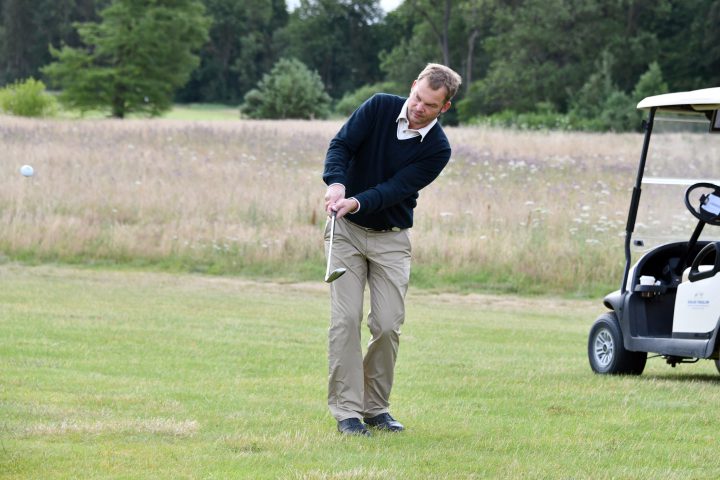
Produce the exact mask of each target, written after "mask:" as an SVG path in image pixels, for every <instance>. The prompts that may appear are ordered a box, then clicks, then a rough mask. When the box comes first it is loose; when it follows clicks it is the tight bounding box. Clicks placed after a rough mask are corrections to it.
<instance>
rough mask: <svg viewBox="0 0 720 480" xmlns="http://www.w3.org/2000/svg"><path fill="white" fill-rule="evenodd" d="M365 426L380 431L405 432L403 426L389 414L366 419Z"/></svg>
mask: <svg viewBox="0 0 720 480" xmlns="http://www.w3.org/2000/svg"><path fill="white" fill-rule="evenodd" d="M364 420H365V425H367V426H368V427H372V428H377V429H378V430H387V431H388V432H402V431H403V430H405V427H403V424H402V423H400V422H398V421H397V420H395V419H394V418H393V417H392V416H390V414H389V413H381V414H380V415H376V416H374V417H371V418H366V419H364Z"/></svg>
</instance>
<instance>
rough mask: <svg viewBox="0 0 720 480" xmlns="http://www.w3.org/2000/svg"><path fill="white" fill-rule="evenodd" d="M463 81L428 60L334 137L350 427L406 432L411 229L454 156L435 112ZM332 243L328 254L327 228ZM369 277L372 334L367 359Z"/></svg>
mask: <svg viewBox="0 0 720 480" xmlns="http://www.w3.org/2000/svg"><path fill="white" fill-rule="evenodd" d="M460 83H461V79H460V76H459V75H458V74H457V73H455V72H454V71H452V70H451V69H450V68H448V67H445V66H443V65H438V64H429V65H428V66H427V67H426V68H425V69H424V70H423V71H422V72H421V73H420V75H419V76H418V78H417V79H416V80H415V81H414V82H413V83H412V88H411V91H410V96H409V97H408V98H407V99H404V98H402V97H398V96H394V95H387V94H377V95H374V96H373V97H371V98H370V99H369V100H367V101H366V102H365V103H363V104H362V105H361V106H360V107H359V108H358V109H357V110H356V111H355V112H354V113H353V114H352V115H351V116H350V118H349V119H348V121H347V122H346V123H345V125H343V127H342V128H341V129H340V131H339V132H338V133H337V135H336V136H335V137H334V138H333V139H332V140H331V142H330V146H329V148H328V151H327V156H326V158H325V170H324V173H323V180H324V181H325V183H326V185H328V188H327V193H326V194H325V210H326V211H327V213H328V214H331V213H332V212H336V225H335V243H334V245H333V250H332V253H333V258H332V263H333V267H334V268H337V267H345V268H346V269H347V273H346V274H345V275H343V276H341V277H340V278H339V279H337V280H336V281H334V282H333V283H331V284H330V292H331V321H330V330H329V348H328V361H329V380H328V406H329V407H330V413H331V414H332V415H333V417H335V419H336V420H337V422H338V430H339V431H340V432H341V433H343V434H348V435H370V432H369V430H368V429H367V426H369V427H372V428H377V429H381V430H388V431H401V430H403V429H404V427H403V425H402V424H401V423H400V422H398V421H396V420H395V419H394V418H393V417H392V416H391V415H390V413H389V410H388V408H389V405H390V402H389V398H390V391H391V390H392V385H393V376H394V370H395V360H396V358H397V352H398V345H399V336H400V326H401V325H402V324H403V322H404V320H405V304H404V302H405V293H406V292H407V288H408V282H409V279H410V251H411V246H410V237H409V231H408V229H409V228H410V227H412V225H413V209H414V208H415V206H416V204H417V198H418V191H419V190H421V189H422V188H423V187H425V186H427V185H428V184H430V182H432V181H433V180H435V178H437V176H438V175H439V174H440V172H441V171H442V169H443V168H444V167H445V165H446V164H447V162H448V160H449V159H450V143H449V142H448V139H447V137H446V136H445V133H444V132H443V129H442V127H441V126H440V125H439V124H438V123H437V119H438V117H439V116H440V115H441V114H442V113H444V112H446V111H447V110H448V109H449V108H450V100H451V99H452V98H453V96H454V95H455V94H456V93H457V90H458V88H459V87H460ZM325 241H326V252H327V247H328V245H329V244H328V241H329V227H328V228H326V231H325ZM366 283H367V284H368V286H369V288H370V303H371V305H370V313H369V314H368V327H369V328H370V332H371V335H372V336H371V339H370V342H369V344H368V349H367V353H366V355H365V357H364V358H363V357H362V347H361V345H360V324H361V322H362V314H363V297H364V291H365V285H366ZM361 419H362V420H364V424H363V422H362V421H361Z"/></svg>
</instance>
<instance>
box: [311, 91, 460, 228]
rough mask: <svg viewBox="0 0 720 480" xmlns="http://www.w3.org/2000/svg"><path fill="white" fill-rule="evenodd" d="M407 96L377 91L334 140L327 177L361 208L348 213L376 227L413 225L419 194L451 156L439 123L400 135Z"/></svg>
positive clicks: (327, 166) (330, 148)
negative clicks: (423, 130) (419, 133)
mask: <svg viewBox="0 0 720 480" xmlns="http://www.w3.org/2000/svg"><path fill="white" fill-rule="evenodd" d="M404 103H405V99H404V98H402V97H398V96H395V95H387V94H382V93H380V94H376V95H374V96H372V97H371V98H370V99H368V100H367V101H365V103H363V104H362V105H361V106H360V107H359V108H358V109H357V110H356V111H355V112H354V113H353V114H352V115H351V116H350V118H349V119H348V121H347V122H346V123H345V125H343V127H342V128H341V129H340V131H339V132H338V133H337V135H335V137H334V138H333V139H332V140H331V141H330V147H329V148H328V151H327V156H326V157H325V171H324V172H323V180H324V181H325V183H326V184H327V185H330V184H333V183H342V184H343V185H345V197H346V198H350V197H355V198H356V199H357V200H358V201H359V202H360V211H359V212H358V213H356V214H350V215H348V217H347V218H348V219H349V220H350V221H352V222H354V223H357V224H358V225H362V226H364V227H368V228H373V229H379V230H384V229H389V228H392V227H399V228H410V227H412V225H413V209H414V208H415V206H416V205H417V198H418V192H419V191H420V190H421V189H422V188H423V187H425V186H427V185H428V184H430V182H432V181H433V180H435V178H437V176H438V175H439V174H440V172H441V171H442V169H443V168H445V165H447V163H448V161H449V160H450V142H448V139H447V137H446V136H445V132H444V131H443V129H442V127H441V126H440V124H439V123H436V124H435V126H434V127H433V128H432V129H430V131H429V132H428V133H427V135H426V136H425V139H424V140H423V141H420V139H421V137H419V136H417V137H413V138H410V139H407V140H398V138H397V123H396V120H397V117H398V115H399V114H400V109H401V108H402V106H403V104H404Z"/></svg>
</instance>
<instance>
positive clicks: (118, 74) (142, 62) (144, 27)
mask: <svg viewBox="0 0 720 480" xmlns="http://www.w3.org/2000/svg"><path fill="white" fill-rule="evenodd" d="M100 16H101V18H102V21H101V22H100V23H86V24H83V25H80V26H79V27H78V33H79V35H80V38H81V39H82V41H83V43H84V44H85V45H87V48H83V49H81V48H71V47H68V46H65V47H63V48H62V49H61V50H57V49H55V48H51V52H52V54H53V56H54V57H55V58H56V62H54V63H52V64H50V65H48V66H47V67H45V68H44V69H43V72H44V73H46V74H47V75H48V76H49V77H50V78H51V79H53V80H54V81H56V82H57V84H59V85H60V86H61V87H62V93H61V95H60V101H61V102H62V103H63V104H64V105H66V106H68V107H70V108H73V109H79V110H81V111H87V110H91V109H109V110H110V113H111V115H112V116H113V117H116V118H124V117H125V116H126V115H127V114H128V113H131V112H138V113H143V114H148V115H152V116H154V115H159V114H160V113H162V112H163V111H166V110H168V109H169V108H170V107H171V105H172V99H173V94H174V92H175V90H176V89H177V88H178V87H180V86H182V85H183V84H184V83H185V82H186V81H187V80H188V78H189V76H190V73H191V72H192V70H193V69H194V68H195V67H196V66H197V64H198V61H199V59H198V57H197V56H196V55H195V54H194V53H193V52H194V51H196V50H197V49H199V48H200V47H201V46H202V45H203V43H204V42H205V41H206V39H207V32H208V28H209V24H210V21H209V19H208V18H207V17H205V15H204V7H203V5H202V3H201V2H199V1H198V0H155V1H153V2H147V1H145V0H115V1H114V2H113V3H112V4H111V5H110V6H109V7H107V8H106V9H105V10H103V11H102V12H101V13H100Z"/></svg>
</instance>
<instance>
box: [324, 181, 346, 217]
mask: <svg viewBox="0 0 720 480" xmlns="http://www.w3.org/2000/svg"><path fill="white" fill-rule="evenodd" d="M344 198H345V186H344V185H341V184H339V183H333V184H332V185H330V186H329V187H328V188H327V192H325V211H326V212H327V213H328V214H329V213H330V211H331V210H337V208H333V207H334V206H335V204H336V203H337V202H338V201H340V200H342V199H344Z"/></svg>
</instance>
